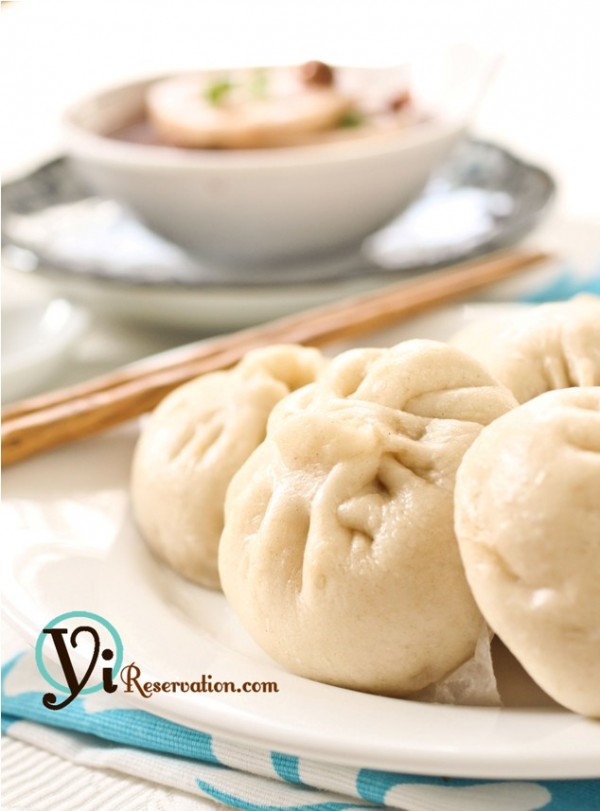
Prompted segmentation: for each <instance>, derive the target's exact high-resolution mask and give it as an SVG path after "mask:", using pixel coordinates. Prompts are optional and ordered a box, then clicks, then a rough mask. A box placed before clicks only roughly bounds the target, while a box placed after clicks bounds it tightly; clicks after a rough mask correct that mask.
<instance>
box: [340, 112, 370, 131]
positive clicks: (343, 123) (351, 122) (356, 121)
mask: <svg viewBox="0 0 600 811" xmlns="http://www.w3.org/2000/svg"><path fill="white" fill-rule="evenodd" d="M362 123H364V118H363V116H362V115H361V114H360V113H359V112H358V110H348V112H347V113H344V115H343V116H342V117H341V118H340V120H339V125H338V126H340V127H360V125H361V124H362Z"/></svg>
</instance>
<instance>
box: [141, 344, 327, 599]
mask: <svg viewBox="0 0 600 811" xmlns="http://www.w3.org/2000/svg"><path fill="white" fill-rule="evenodd" d="M324 366H325V360H324V358H323V357H322V355H321V353H320V352H318V350H316V349H307V348H303V347H298V346H285V345H284V346H274V347H270V348H267V349H257V350H255V351H253V352H250V353H248V355H246V357H245V358H244V360H243V361H241V363H239V364H238V365H237V366H236V367H235V368H234V369H232V370H230V371H223V372H214V373H211V374H207V375H204V376H202V377H199V378H197V379H196V380H192V381H191V382H190V383H186V384H185V385H183V386H180V387H179V388H178V389H176V390H175V391H173V392H171V394H169V395H168V396H167V397H166V398H165V399H164V400H163V401H162V402H161V403H160V405H159V406H158V408H157V409H156V410H155V411H154V413H153V414H152V415H151V416H150V418H149V419H148V421H147V422H146V424H145V426H144V428H143V430H142V434H141V436H140V439H139V441H138V444H137V447H136V450H135V454H134V460H133V470H132V479H131V495H132V502H133V511H134V515H135V519H136V521H137V524H138V526H139V528H140V530H141V532H142V535H143V536H144V538H145V539H146V541H147V543H148V544H149V546H151V547H152V548H153V549H154V551H155V552H156V553H157V554H158V555H159V557H161V558H162V559H163V560H165V561H166V562H167V563H168V564H169V565H170V566H172V567H173V568H174V569H175V570H176V571H178V572H179V573H180V574H182V575H184V576H185V577H187V578H189V579H190V580H195V581H196V582H198V583H201V584H202V585H205V586H209V587H211V588H218V587H219V576H218V571H217V550H218V545H219V538H220V537H221V531H222V529H223V506H224V502H225V492H226V490H227V487H228V485H229V482H230V480H231V477H232V476H233V474H234V473H235V472H236V471H237V470H238V468H239V467H240V465H241V464H242V463H243V462H244V461H245V460H246V459H247V458H248V456H249V455H250V454H251V453H252V451H253V450H254V449H255V448H256V447H257V445H259V444H260V442H262V440H263V438H264V435H265V431H266V425H267V419H268V417H269V414H270V413H271V409H272V408H273V406H274V405H275V404H276V403H278V402H279V401H280V400H281V399H282V398H283V397H285V396H286V395H287V394H289V393H290V392H291V391H294V390H295V389H297V388H300V387H301V386H304V385H306V384H307V383H311V382H312V381H313V380H314V379H315V378H316V377H317V375H318V374H319V373H320V372H321V371H322V369H323V368H324Z"/></svg>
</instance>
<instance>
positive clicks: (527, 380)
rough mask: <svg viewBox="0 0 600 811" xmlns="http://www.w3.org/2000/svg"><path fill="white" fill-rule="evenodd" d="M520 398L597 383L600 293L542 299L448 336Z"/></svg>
mask: <svg viewBox="0 0 600 811" xmlns="http://www.w3.org/2000/svg"><path fill="white" fill-rule="evenodd" d="M452 343H453V345H454V346H457V347H458V348H459V349H462V350H463V351H465V352H468V353H469V354H470V355H472V356H473V357H474V358H477V360H479V361H480V362H481V363H483V365H484V366H485V367H486V368H487V369H488V370H489V371H490V372H491V373H492V374H493V375H494V377H495V378H497V379H498V380H499V381H500V382H501V383H504V385H505V386H508V388H509V389H510V390H511V391H512V392H513V393H514V395H515V397H516V398H517V400H518V401H519V402H520V403H525V402H527V401H528V400H531V399H533V398H534V397H537V396H538V395H540V394H543V393H544V392H546V391H551V390H552V389H566V388H570V387H572V386H600V298H598V297H597V296H591V295H582V296H577V297H576V298H574V299H571V300H570V301H563V302H556V303H552V304H542V305H540V306H539V307H534V308H533V309H531V310H526V311H525V312H523V313H522V314H521V315H518V316H516V317H515V318H514V319H511V320H510V321H509V322H508V323H505V324H503V325H500V327H499V328H498V329H495V325H494V324H493V323H485V324H481V323H478V324H475V325H473V326H471V327H466V328H465V329H464V330H461V332H459V333H458V334H457V335H455V336H454V338H453V339H452Z"/></svg>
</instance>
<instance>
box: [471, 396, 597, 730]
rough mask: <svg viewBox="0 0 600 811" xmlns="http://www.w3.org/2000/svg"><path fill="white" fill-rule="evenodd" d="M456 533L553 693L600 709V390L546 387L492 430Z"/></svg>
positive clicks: (521, 649)
mask: <svg viewBox="0 0 600 811" xmlns="http://www.w3.org/2000/svg"><path fill="white" fill-rule="evenodd" d="M456 534H457V537H458V541H459V546H460V551H461V554H462V557H463V561H464V564H465V568H466V573H467V579H468V581H469V583H470V585H471V588H472V589H473V594H474V596H475V599H476V600H477V603H478V605H479V607H480V609H481V611H482V612H483V615H484V617H485V618H486V620H487V621H488V622H489V624H490V626H491V627H492V629H493V630H494V631H496V633H497V634H498V636H499V637H500V638H501V639H502V640H503V642H504V643H505V644H506V646H507V647H508V648H510V650H511V651H512V653H513V654H514V655H515V656H516V657H517V659H519V661H520V662H521V664H522V665H523V667H524V668H525V669H526V670H527V671H528V672H529V675H530V676H531V677H532V678H533V679H534V680H535V681H536V682H537V683H538V684H539V685H540V687H542V688H543V689H544V690H545V691H546V692H547V693H548V694H549V695H550V696H552V698H554V699H555V700H556V701H558V702H559V703H560V704H563V705H564V706H565V707H568V708H569V709H571V710H574V711H575V712H580V713H583V714H585V715H590V716H594V717H598V718H600V388H573V389H568V390H564V391H554V392H549V393H546V394H543V395H541V396H540V397H538V398H536V399H535V400H532V401H531V402H530V403H526V404H525V405H522V406H520V407H519V408H517V409H515V410H514V411H511V412H510V414H506V415H505V416H503V417H501V418H500V419H499V420H497V421H496V422H495V423H494V424H493V425H490V426H489V427H487V428H485V429H484V430H483V431H482V433H481V434H480V436H479V437H478V439H476V440H475V442H474V443H473V445H472V447H471V448H470V449H469V450H468V451H467V453H466V455H465V458H464V460H463V463H462V465H461V467H460V470H459V473H458V478H457V483H456Z"/></svg>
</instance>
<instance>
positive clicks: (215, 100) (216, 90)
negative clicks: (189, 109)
mask: <svg viewBox="0 0 600 811" xmlns="http://www.w3.org/2000/svg"><path fill="white" fill-rule="evenodd" d="M234 87H235V85H234V83H233V82H232V81H231V80H230V79H227V78H223V79H217V81H216V82H213V83H212V84H211V85H209V86H208V87H207V88H206V90H205V91H204V97H205V98H206V100H207V101H209V102H210V103H211V104H214V106H215V107H218V106H219V104H222V102H223V101H225V99H226V98H227V96H228V95H229V93H231V91H232V90H233V88H234Z"/></svg>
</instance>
